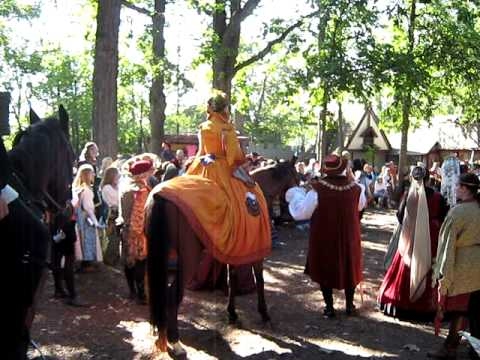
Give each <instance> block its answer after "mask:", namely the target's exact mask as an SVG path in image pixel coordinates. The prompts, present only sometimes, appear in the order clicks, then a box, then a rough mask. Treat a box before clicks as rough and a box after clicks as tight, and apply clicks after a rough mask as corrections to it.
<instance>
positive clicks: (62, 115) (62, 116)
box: [58, 105, 69, 139]
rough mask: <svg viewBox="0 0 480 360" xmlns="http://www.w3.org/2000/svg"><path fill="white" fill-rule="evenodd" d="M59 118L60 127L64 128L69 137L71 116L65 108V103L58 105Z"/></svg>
mask: <svg viewBox="0 0 480 360" xmlns="http://www.w3.org/2000/svg"><path fill="white" fill-rule="evenodd" d="M58 119H59V120H60V127H61V128H62V131H63V133H64V134H65V136H66V137H67V139H68V138H69V132H68V129H69V127H68V122H69V116H68V113H67V110H65V108H64V107H63V105H60V106H59V107H58Z"/></svg>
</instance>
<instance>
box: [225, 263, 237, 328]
mask: <svg viewBox="0 0 480 360" xmlns="http://www.w3.org/2000/svg"><path fill="white" fill-rule="evenodd" d="M227 269H228V306H227V311H228V322H229V323H230V324H235V323H236V322H237V320H238V315H237V312H236V311H235V295H236V294H237V286H238V276H237V271H236V269H235V267H234V266H232V265H227Z"/></svg>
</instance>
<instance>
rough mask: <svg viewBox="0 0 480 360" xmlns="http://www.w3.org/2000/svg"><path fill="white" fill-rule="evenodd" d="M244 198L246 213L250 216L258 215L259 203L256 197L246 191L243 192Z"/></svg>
mask: <svg viewBox="0 0 480 360" xmlns="http://www.w3.org/2000/svg"><path fill="white" fill-rule="evenodd" d="M245 197H246V200H245V203H246V204H247V210H248V213H249V214H250V215H252V216H258V215H260V204H259V203H258V201H257V197H256V196H255V194H253V193H251V192H250V191H248V192H247V193H246V194H245Z"/></svg>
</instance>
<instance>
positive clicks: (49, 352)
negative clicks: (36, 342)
mask: <svg viewBox="0 0 480 360" xmlns="http://www.w3.org/2000/svg"><path fill="white" fill-rule="evenodd" d="M39 349H40V351H41V352H42V355H43V356H51V357H55V355H56V354H59V353H62V354H68V355H69V358H73V359H87V358H92V356H93V355H92V354H91V353H90V350H88V349H87V348H86V347H83V346H68V345H61V344H48V345H43V346H40V347H39ZM39 355H40V353H39V352H38V351H37V350H33V349H32V350H30V351H29V352H28V356H29V358H33V357H36V356H39Z"/></svg>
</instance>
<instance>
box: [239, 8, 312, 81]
mask: <svg viewBox="0 0 480 360" xmlns="http://www.w3.org/2000/svg"><path fill="white" fill-rule="evenodd" d="M319 13H320V11H318V10H317V11H314V12H312V13H310V14H308V15H305V16H304V17H302V18H301V19H300V20H298V21H297V22H296V23H295V24H292V25H290V26H289V27H288V28H286V29H285V30H284V31H283V33H281V34H280V36H279V37H277V38H276V39H274V40H272V41H269V42H268V44H267V45H266V46H265V47H264V48H263V49H262V50H261V51H259V52H258V53H257V54H255V55H253V56H252V57H251V58H249V59H247V60H245V61H243V62H241V63H239V64H237V65H236V66H235V68H234V69H233V74H234V75H235V74H236V73H237V72H238V71H239V70H241V69H243V68H244V67H246V66H248V65H250V64H253V63H254V62H256V61H258V60H261V59H263V58H264V57H265V56H267V55H268V54H269V53H270V52H271V51H272V48H273V47H274V46H275V45H277V44H279V43H281V42H282V41H283V40H285V38H286V37H287V36H288V35H289V34H290V33H291V32H292V31H293V30H295V29H296V28H299V27H300V26H302V25H303V22H304V21H305V20H306V19H309V18H311V17H314V16H315V15H318V14H319Z"/></svg>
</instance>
